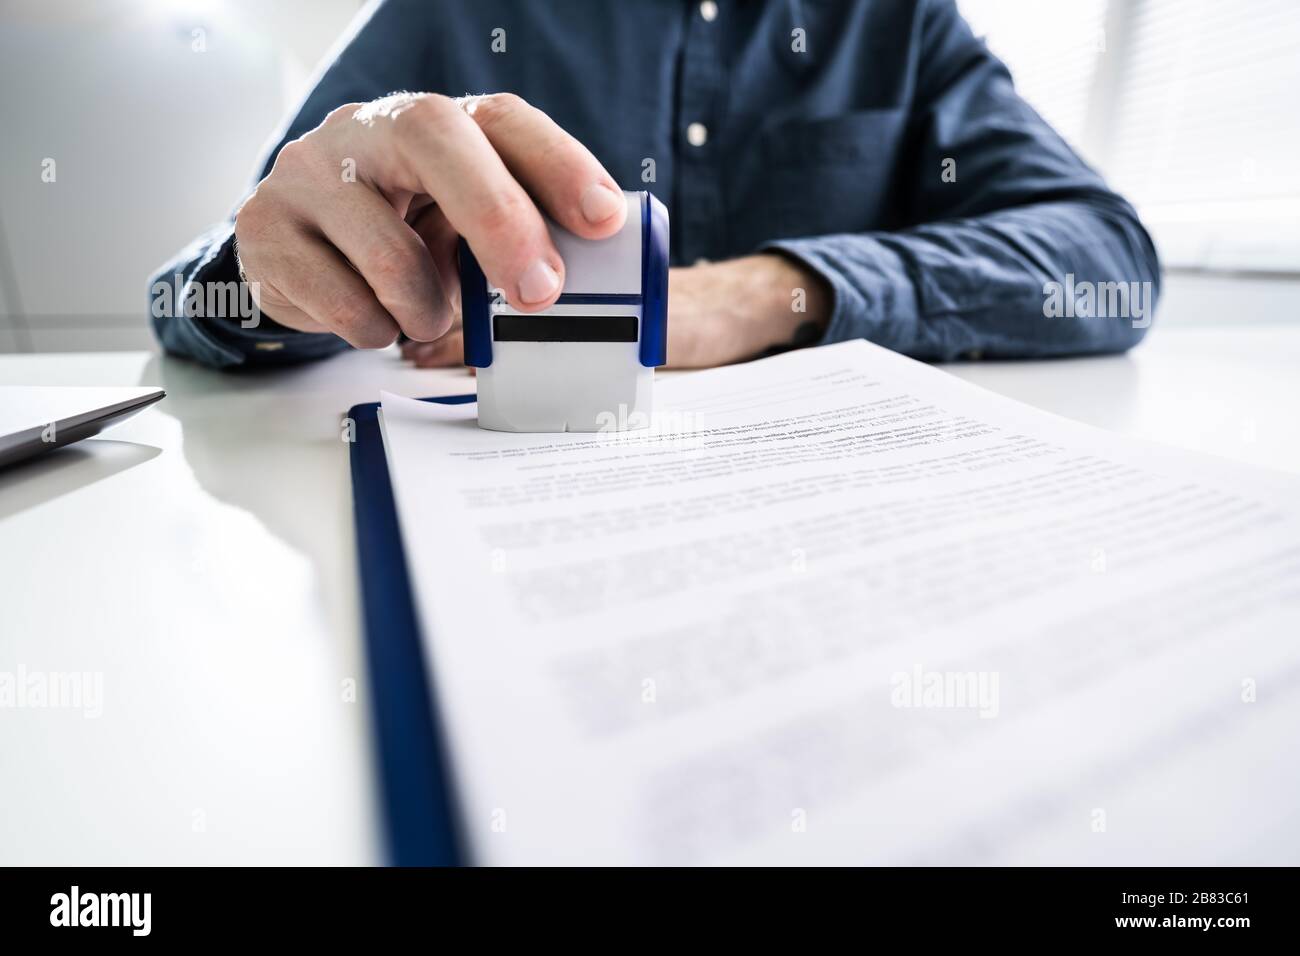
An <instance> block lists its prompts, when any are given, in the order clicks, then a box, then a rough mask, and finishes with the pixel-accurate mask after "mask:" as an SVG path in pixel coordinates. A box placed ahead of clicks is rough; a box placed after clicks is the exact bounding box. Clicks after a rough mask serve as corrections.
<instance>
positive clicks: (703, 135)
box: [686, 123, 709, 146]
mask: <svg viewBox="0 0 1300 956" xmlns="http://www.w3.org/2000/svg"><path fill="white" fill-rule="evenodd" d="M708 141H709V128H708V127H707V126H705V125H704V124H703V123H692V124H691V125H690V126H688V127H686V142H688V143H690V144H691V145H692V146H703V145H704V144H705V143H707V142H708Z"/></svg>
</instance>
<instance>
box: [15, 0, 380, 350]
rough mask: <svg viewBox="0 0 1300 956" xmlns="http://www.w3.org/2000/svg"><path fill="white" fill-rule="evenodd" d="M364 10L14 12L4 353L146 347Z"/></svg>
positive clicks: (84, 3) (104, 3)
mask: <svg viewBox="0 0 1300 956" xmlns="http://www.w3.org/2000/svg"><path fill="white" fill-rule="evenodd" d="M360 6H361V3H360V0H264V2H256V0H79V2H77V0H6V2H5V3H4V4H0V140H2V141H3V146H2V147H0V236H2V238H3V240H4V241H3V246H2V247H0V351H5V350H9V349H15V348H18V349H22V348H33V349H35V350H42V351H43V350H59V349H65V348H74V349H95V348H105V347H109V348H130V347H137V346H141V345H145V344H147V343H148V341H149V339H148V333H147V329H146V324H145V286H146V281H147V277H148V274H149V272H150V270H151V269H153V268H154V267H156V266H157V265H158V264H160V263H161V262H162V261H164V260H165V259H166V258H167V257H168V256H170V255H171V254H172V253H173V252H175V251H176V250H178V249H179V248H181V247H182V246H183V245H184V244H185V243H186V242H187V241H188V240H189V239H191V238H192V237H193V236H195V235H196V234H197V233H198V232H199V231H201V230H202V229H203V228H204V227H205V226H206V225H208V224H210V223H212V222H214V221H217V220H219V219H221V218H222V217H224V216H225V215H226V214H227V213H228V212H229V209H230V207H231V205H232V204H233V203H234V202H235V201H236V200H237V199H238V198H239V197H240V195H241V193H242V192H243V190H244V189H245V188H246V187H247V185H248V183H249V181H250V179H251V176H252V174H253V167H254V165H255V160H256V157H257V155H258V153H259V152H260V151H261V148H262V146H263V145H264V142H265V141H266V139H267V137H268V136H269V135H270V134H271V133H272V131H273V130H274V129H275V127H276V126H277V125H278V124H279V122H280V121H281V119H282V118H283V116H284V114H285V112H286V111H287V110H288V108H289V107H291V106H292V104H293V103H294V102H296V101H297V99H298V97H299V96H300V95H301V94H302V92H303V91H304V89H305V87H306V84H307V81H308V79H309V77H310V75H311V72H312V71H313V69H314V68H315V65H316V61H317V60H318V59H319V58H320V57H321V56H323V55H324V54H325V52H326V51H327V50H328V48H329V47H330V45H331V44H332V43H333V41H334V40H335V38H336V37H337V36H338V35H339V34H340V33H341V32H342V31H343V30H344V28H345V27H346V25H347V23H348V21H349V20H350V19H351V17H352V16H353V15H354V14H355V13H356V12H357V10H358V9H359V8H360ZM195 30H202V31H203V32H202V33H201V34H197V35H196V34H195V32H194V31H195ZM197 41H201V42H197ZM47 159H52V160H53V161H54V167H53V169H54V173H55V179H54V181H53V182H44V181H43V180H42V172H43V169H45V168H46V167H45V165H44V164H45V161H46V160H47ZM6 253H7V255H6ZM24 316H25V318H24Z"/></svg>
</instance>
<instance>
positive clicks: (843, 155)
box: [754, 110, 906, 239]
mask: <svg viewBox="0 0 1300 956" xmlns="http://www.w3.org/2000/svg"><path fill="white" fill-rule="evenodd" d="M905 125H906V113H905V112H904V111H903V110H864V111H861V112H854V113H846V114H843V115H841V116H836V117H832V118H830V119H820V120H803V119H800V120H787V121H785V122H781V123H777V124H775V125H772V126H770V127H768V128H767V129H765V130H764V131H763V133H762V136H761V147H760V151H759V152H760V155H761V167H762V168H761V169H760V170H758V176H757V187H756V188H757V196H756V200H757V201H756V208H755V210H754V212H755V214H757V215H761V217H762V226H763V228H764V229H765V230H766V231H767V233H768V238H769V239H771V238H792V237H797V236H815V235H824V234H828V233H836V232H861V231H865V230H869V229H880V228H886V227H887V226H888V225H889V224H890V223H891V222H892V221H893V212H892V206H891V204H892V203H893V202H895V201H896V198H897V197H896V196H895V195H894V193H895V191H894V190H893V189H892V188H891V184H892V182H893V178H894V170H895V168H896V165H897V162H898V156H899V150H900V147H901V142H902V136H903V132H904V129H905Z"/></svg>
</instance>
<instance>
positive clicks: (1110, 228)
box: [151, 0, 1159, 366]
mask: <svg viewBox="0 0 1300 956" xmlns="http://www.w3.org/2000/svg"><path fill="white" fill-rule="evenodd" d="M711 14H712V16H710V15H711ZM501 30H503V31H504V34H502V33H500V32H498V31H501ZM494 40H495V41H496V48H497V49H496V50H494ZM502 41H504V50H501V49H500V48H501V45H502ZM341 49H342V52H341V53H340V54H339V55H338V57H337V59H335V60H334V62H333V63H332V64H331V65H329V66H328V68H327V69H326V70H325V72H324V73H323V74H322V75H321V77H320V79H319V82H318V83H317V84H316V86H315V88H314V89H313V90H312V92H311V93H310V95H309V96H308V97H307V99H306V101H305V102H304V103H303V105H302V107H301V108H300V109H299V110H298V112H297V114H296V115H295V116H294V117H293V118H292V119H291V120H290V121H289V123H288V125H287V126H286V128H285V129H284V131H283V135H282V136H280V137H279V142H278V143H277V145H276V147H275V148H274V149H273V150H272V151H271V153H270V155H269V156H268V157H267V159H266V164H265V167H264V174H265V172H266V171H269V169H270V167H271V164H272V162H273V160H274V158H275V154H276V153H277V152H278V150H279V148H280V145H282V144H283V143H284V142H286V141H288V140H290V139H294V138H296V137H298V136H301V135H302V134H303V133H305V132H307V131H308V130H310V129H312V128H313V127H315V126H316V125H317V124H319V123H320V122H321V121H322V120H323V119H324V118H325V115H326V114H327V113H328V112H329V111H330V110H331V109H332V108H334V107H336V106H338V105H340V104H343V103H348V102H363V101H366V100H371V99H374V98H376V97H379V96H382V95H384V94H386V93H390V92H393V91H395V90H418V91H432V92H440V93H445V94H448V95H452V96H460V95H464V94H466V93H486V92H500V91H510V92H514V93H518V94H519V95H521V96H523V97H524V98H526V99H527V100H528V101H530V102H531V103H533V104H534V105H536V106H538V107H540V108H541V109H543V110H545V111H546V112H547V113H549V114H550V115H551V117H552V118H554V119H555V120H556V121H557V122H558V123H559V124H560V125H561V126H563V127H564V128H565V129H567V130H568V131H569V132H570V133H572V134H573V135H574V136H576V137H577V138H578V139H579V140H581V141H582V142H583V143H585V144H586V145H587V147H588V148H589V149H591V151H592V152H593V153H594V154H595V156H596V157H597V159H599V160H600V162H601V163H603V164H604V166H605V168H606V169H608V170H609V172H610V173H611V175H613V177H614V178H615V179H616V180H617V181H618V182H619V183H620V184H621V185H622V186H623V187H624V188H626V189H649V190H650V191H651V192H653V193H654V194H655V195H657V196H658V197H659V198H660V199H661V200H662V201H663V202H664V203H665V204H666V205H667V206H668V208H669V210H670V212H671V216H672V262H673V264H675V265H683V264H691V263H693V262H696V261H697V260H699V259H704V258H706V259H710V260H720V259H726V258H730V257H735V256H741V255H745V254H748V253H753V252H755V251H758V250H764V249H766V250H778V251H780V252H783V253H784V254H786V255H789V256H793V257H795V258H796V259H798V260H800V261H802V262H803V263H805V264H806V265H808V266H810V267H811V268H812V269H814V270H816V271H817V272H818V273H820V274H821V275H822V276H824V277H825V279H826V280H827V282H828V283H829V285H830V287H831V289H833V291H834V311H833V315H832V318H831V321H830V325H829V328H828V329H827V331H826V334H825V341H832V342H833V341H839V340H843V339H851V338H858V337H861V338H866V339H869V340H871V341H872V342H876V343H879V344H880V345H884V346H887V347H889V348H892V349H895V350H897V351H900V352H903V353H906V354H908V355H912V356H916V357H918V358H923V359H950V358H955V357H960V356H975V355H980V354H982V355H984V356H988V357H994V356H1007V357H1010V356H1048V355H1062V354H1078V353H1087V352H1111V351H1119V350H1123V349H1126V348H1129V347H1130V346H1132V345H1134V344H1135V343H1136V342H1137V341H1139V340H1140V339H1141V337H1142V335H1143V333H1144V331H1145V323H1141V322H1137V323H1135V322H1134V321H1133V320H1132V319H1131V318H1127V317H1124V316H1117V315H1111V314H1105V312H1104V310H1094V312H1093V314H1092V315H1080V314H1069V315H1067V316H1061V317H1048V316H1047V315H1046V314H1045V312H1047V311H1048V310H1046V309H1045V307H1044V302H1045V298H1046V293H1045V290H1044V286H1045V285H1046V284H1048V283H1065V282H1066V281H1067V278H1066V277H1067V275H1072V276H1073V280H1072V281H1073V282H1074V283H1084V282H1091V283H1107V282H1123V283H1133V282H1150V283H1152V285H1151V287H1150V288H1151V289H1152V290H1153V297H1154V294H1155V293H1158V289H1159V264H1158V262H1157V258H1156V253H1155V250H1154V248H1153V246H1152V243H1151V240H1150V238H1149V237H1148V235H1147V233H1146V232H1145V231H1144V229H1143V228H1142V225H1141V224H1140V223H1139V221H1138V218H1137V215H1136V214H1135V213H1134V211H1133V208H1132V207H1131V206H1130V205H1129V204H1128V203H1127V202H1125V201H1124V200H1123V199H1122V198H1120V197H1119V196H1118V195H1116V194H1115V193H1113V192H1112V191H1111V190H1110V189H1108V188H1107V187H1106V184H1105V183H1104V182H1103V181H1102V180H1101V178H1100V177H1099V176H1098V175H1097V174H1096V173H1095V172H1094V171H1093V170H1092V169H1090V168H1089V167H1088V166H1087V165H1086V164H1084V163H1083V162H1082V161H1081V160H1080V159H1079V157H1078V156H1076V155H1075V153H1074V152H1073V151H1072V150H1071V149H1070V148H1069V147H1068V146H1067V145H1066V144H1065V143H1064V142H1063V141H1062V140H1061V138H1060V137H1059V136H1058V135H1057V134H1056V133H1055V132H1054V131H1053V130H1052V129H1051V128H1050V127H1049V126H1048V125H1047V124H1046V123H1045V122H1044V121H1043V120H1042V119H1041V118H1040V117H1039V116H1038V115H1037V114H1036V113H1035V112H1034V111H1033V110H1032V109H1031V108H1030V107H1029V106H1027V105H1026V104H1025V103H1024V101H1023V100H1021V99H1020V97H1019V96H1018V95H1017V94H1016V92H1015V90H1014V88H1013V87H1012V82H1011V78H1010V76H1009V75H1008V72H1007V70H1006V68H1005V67H1004V66H1003V64H1002V63H1001V62H1000V61H999V60H998V59H997V58H995V57H994V56H993V55H992V54H991V53H990V52H989V51H988V49H987V48H986V47H985V46H984V44H983V43H982V42H981V41H980V40H978V39H976V38H975V37H974V36H973V35H972V33H971V31H970V29H969V27H968V26H967V25H966V23H965V22H964V21H963V20H962V19H961V17H960V15H959V14H958V13H957V10H956V8H955V7H954V4H953V2H952V0H784V2H781V0H717V3H716V6H715V5H713V4H699V3H691V2H682V0H620V2H609V0H550V2H546V0H531V2H528V3H521V2H510V0H386V2H379V3H376V4H372V6H371V7H370V8H369V9H368V11H367V13H366V14H363V16H362V17H361V19H360V21H359V25H358V26H355V27H354V28H353V31H352V32H351V34H350V38H349V39H348V41H347V42H346V45H344V46H343V47H342V48H341ZM695 123H699V124H702V125H703V126H704V128H705V130H706V131H707V137H706V138H705V139H704V141H703V142H702V143H700V144H698V145H696V144H694V143H693V142H692V141H691V139H688V135H687V130H688V128H689V127H690V126H691V125H692V124H695ZM693 138H694V139H695V140H696V141H698V140H699V139H700V137H699V136H698V135H697V136H696V137H693ZM651 161H652V162H651ZM651 174H652V178H650V179H649V180H648V181H647V177H648V176H650V175H651ZM232 232H233V223H232V222H225V223H221V224H219V225H217V226H215V227H214V228H212V229H211V230H210V231H209V232H207V233H206V234H205V235H203V236H201V237H199V239H197V240H196V241H195V242H194V243H193V244H191V245H190V246H189V247H188V248H186V249H185V250H183V251H182V252H181V253H180V254H179V255H178V256H177V257H176V259H175V260H173V261H172V262H170V263H168V264H167V265H166V266H164V267H163V268H162V269H161V270H160V271H159V274H158V276H156V277H155V280H154V281H155V282H156V281H159V280H162V281H165V282H167V283H168V284H169V285H172V284H174V283H173V279H172V277H173V276H174V275H175V274H180V275H182V276H183V277H184V279H183V281H185V282H194V281H197V282H200V283H203V282H211V281H217V282H226V281H232V280H233V279H234V278H235V263H234V256H233V253H232V249H231V237H232ZM151 287H152V286H151ZM181 294H182V296H183V295H184V292H183V291H182V293H181ZM158 311H160V310H158V309H156V308H155V309H152V310H151V313H157V312H158ZM161 311H163V312H176V313H179V312H183V309H181V308H180V307H179V303H177V308H175V309H165V310H161ZM1069 311H1070V312H1071V313H1075V312H1076V311H1077V310H1073V309H1071V310H1069ZM1083 311H1087V310H1083ZM153 322H154V327H155V331H156V333H157V335H158V338H159V339H160V340H161V342H162V344H163V346H164V347H165V348H166V349H167V350H168V351H170V352H174V353H179V354H184V355H189V356H191V357H193V358H195V359H198V360H199V361H202V362H205V363H207V364H210V365H216V366H229V365H237V364H242V363H256V364H265V363H275V362H288V361H298V360H302V359H309V358H317V357H320V356H323V355H327V354H330V353H333V352H336V351H338V350H340V349H344V348H347V345H346V343H344V342H343V341H342V340H341V339H339V338H337V337H335V336H333V335H328V334H306V333H299V332H293V331H290V330H288V329H284V328H282V327H280V326H277V325H276V324H275V323H274V322H273V321H269V320H268V318H267V317H263V318H262V322H261V325H260V326H258V327H257V328H255V329H244V328H241V327H240V323H239V322H238V321H237V320H232V319H215V318H200V317H193V316H185V315H176V316H166V315H164V316H163V317H159V316H158V315H156V314H154V315H153ZM669 359H670V361H671V354H670V355H669Z"/></svg>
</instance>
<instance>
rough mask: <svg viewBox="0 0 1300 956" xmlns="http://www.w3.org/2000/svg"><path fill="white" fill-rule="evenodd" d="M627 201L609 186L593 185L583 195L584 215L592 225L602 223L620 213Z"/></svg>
mask: <svg viewBox="0 0 1300 956" xmlns="http://www.w3.org/2000/svg"><path fill="white" fill-rule="evenodd" d="M626 202H627V200H625V199H624V198H623V196H622V195H621V194H620V193H616V192H614V191H613V190H612V189H610V188H609V187H608V186H602V185H601V184H600V183H592V184H591V185H590V186H588V187H587V191H586V192H584V193H583V194H582V215H583V216H584V217H585V218H586V220H587V222H589V223H591V224H592V225H596V224H597V223H602V222H604V221H605V220H606V219H609V218H610V217H612V216H614V215H615V214H617V213H618V211H619V209H620V208H622V207H623V206H624V205H625V204H626Z"/></svg>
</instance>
